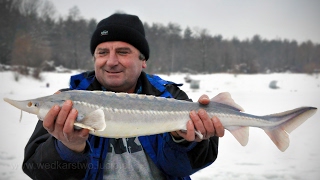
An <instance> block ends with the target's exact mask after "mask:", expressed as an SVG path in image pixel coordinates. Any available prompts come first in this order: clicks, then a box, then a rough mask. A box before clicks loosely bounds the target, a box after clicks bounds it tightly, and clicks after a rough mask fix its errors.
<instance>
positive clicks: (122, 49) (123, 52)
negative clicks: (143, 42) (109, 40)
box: [117, 48, 131, 56]
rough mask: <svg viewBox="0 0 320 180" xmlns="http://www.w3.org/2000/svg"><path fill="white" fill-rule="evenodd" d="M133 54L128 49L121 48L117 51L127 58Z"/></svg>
mask: <svg viewBox="0 0 320 180" xmlns="http://www.w3.org/2000/svg"><path fill="white" fill-rule="evenodd" d="M130 53H131V50H130V49H128V48H120V49H118V50H117V54H119V55H121V56H125V55H128V54H130Z"/></svg>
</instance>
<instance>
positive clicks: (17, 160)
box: [0, 72, 320, 180]
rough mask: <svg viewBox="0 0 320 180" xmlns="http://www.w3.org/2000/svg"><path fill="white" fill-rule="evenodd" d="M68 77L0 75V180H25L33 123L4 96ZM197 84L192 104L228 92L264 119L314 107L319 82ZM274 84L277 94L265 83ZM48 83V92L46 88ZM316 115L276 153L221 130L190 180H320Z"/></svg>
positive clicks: (221, 77) (319, 102)
mask: <svg viewBox="0 0 320 180" xmlns="http://www.w3.org/2000/svg"><path fill="white" fill-rule="evenodd" d="M72 74H74V73H43V74H42V77H43V80H42V81H37V80H34V79H32V78H28V77H21V78H20V80H19V81H18V82H16V81H15V80H14V74H13V73H12V72H0V80H1V84H2V85H1V88H0V98H1V100H0V107H1V114H2V118H1V120H0V121H1V124H2V126H1V127H2V129H1V131H0V135H1V139H0V140H1V146H0V179H6V180H7V179H13V180H16V179H20V180H23V179H29V178H28V177H27V176H26V175H25V174H24V173H23V172H22V170H21V164H22V160H23V153H24V146H25V144H26V143H27V141H28V139H29V137H30V135H31V133H32V132H33V129H34V126H35V124H36V122H37V118H36V116H35V115H31V114H27V113H23V116H22V121H21V122H19V118H20V111H19V110H18V109H16V108H14V107H12V106H11V105H9V104H7V103H5V102H4V101H3V100H2V99H3V98H4V97H8V98H12V99H17V100H24V99H31V98H36V97H39V96H45V95H50V94H53V93H54V92H56V91H57V90H58V89H60V88H65V87H68V81H69V76H70V75H72ZM160 76H161V77H163V78H164V79H168V80H171V81H174V82H177V83H184V77H185V74H175V75H171V76H167V75H160ZM191 78H192V79H195V80H200V89H198V90H193V89H190V84H187V83H185V84H184V86H183V87H182V89H183V90H184V91H186V92H187V94H188V95H189V96H190V97H191V98H192V99H193V100H194V101H196V100H197V99H198V97H199V96H200V95H202V94H207V95H209V97H213V96H215V95H216V94H218V93H219V92H224V91H228V92H230V93H231V95H232V97H233V99H234V100H235V101H236V102H237V103H238V104H240V105H241V106H242V107H243V108H244V109H245V110H246V112H247V113H251V114H255V115H266V114H270V113H276V112H281V111H285V110H289V109H292V108H296V107H300V106H314V107H317V108H319V107H320V77H318V76H317V75H306V74H287V73H282V74H267V75H262V74H261V75H237V76H236V75H232V74H211V75H194V76H191ZM273 80H275V81H277V85H278V86H279V88H278V89H270V88H269V83H270V82H271V81H273ZM46 83H50V87H46ZM319 128H320V112H317V113H316V114H315V115H314V116H313V117H311V118H310V119H309V120H307V121H306V122H305V123H304V124H302V125H301V126H300V127H299V128H297V129H296V130H295V131H293V132H292V133H291V134H290V140H291V142H290V146H289V148H288V149H287V150H286V151H285V152H280V151H279V150H278V149H277V147H276V146H275V145H274V144H273V143H272V141H271V140H270V139H269V137H268V136H267V135H266V134H265V133H264V131H263V130H261V129H258V128H250V138H249V143H248V145H247V146H246V147H242V146H241V145H240V144H239V143H238V142H237V141H236V140H235V139H234V138H233V136H232V135H231V134H230V133H229V132H227V131H226V134H225V136H224V137H223V138H221V139H220V148H219V156H218V159H217V160H216V162H215V163H214V164H212V165H211V166H209V167H207V168H206V169H203V170H201V171H199V172H198V173H196V174H194V175H192V179H194V180H211V179H215V180H230V179H237V180H238V179H240V180H242V179H244V180H247V179H252V180H256V179H258V180H264V179H266V180H269V179H270V180H273V179H286V180H287V179H293V180H300V179H302V180H305V179H307V180H318V179H320V140H319V137H320V130H319Z"/></svg>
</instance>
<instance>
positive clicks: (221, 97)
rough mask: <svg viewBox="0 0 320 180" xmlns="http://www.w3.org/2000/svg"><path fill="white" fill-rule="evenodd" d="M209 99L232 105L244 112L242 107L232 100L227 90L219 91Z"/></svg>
mask: <svg viewBox="0 0 320 180" xmlns="http://www.w3.org/2000/svg"><path fill="white" fill-rule="evenodd" d="M211 101H214V102H217V103H221V104H225V105H229V106H232V107H234V108H236V109H238V110H239V111H241V112H244V109H243V108H242V107H241V106H240V105H238V104H237V103H235V102H234V100H233V99H232V98H231V95H230V93H229V92H222V93H219V94H218V95H216V96H215V97H213V98H212V99H211Z"/></svg>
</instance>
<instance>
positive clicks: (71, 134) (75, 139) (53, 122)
mask: <svg viewBox="0 0 320 180" xmlns="http://www.w3.org/2000/svg"><path fill="white" fill-rule="evenodd" d="M77 115H78V112H77V110H76V109H72V101H70V100H67V101H65V103H64V104H63V106H62V107H59V106H58V105H55V106H53V107H52V108H51V109H50V111H49V112H48V113H47V115H46V116H45V118H44V119H43V127H44V128H45V129H46V130H47V131H48V133H50V134H51V135H52V136H54V137H55V138H56V139H57V140H59V141H61V142H62V143H63V144H64V145H65V146H67V147H68V148H69V149H71V150H73V151H75V152H83V151H84V149H85V147H86V140H87V139H88V137H89V130H88V129H81V130H75V129H74V127H73V123H74V122H75V120H76V118H77Z"/></svg>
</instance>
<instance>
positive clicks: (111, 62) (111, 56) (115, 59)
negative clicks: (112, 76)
mask: <svg viewBox="0 0 320 180" xmlns="http://www.w3.org/2000/svg"><path fill="white" fill-rule="evenodd" d="M118 64H119V59H118V56H117V54H116V53H115V52H110V54H109V58H108V59H107V65H108V66H115V65H118Z"/></svg>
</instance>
